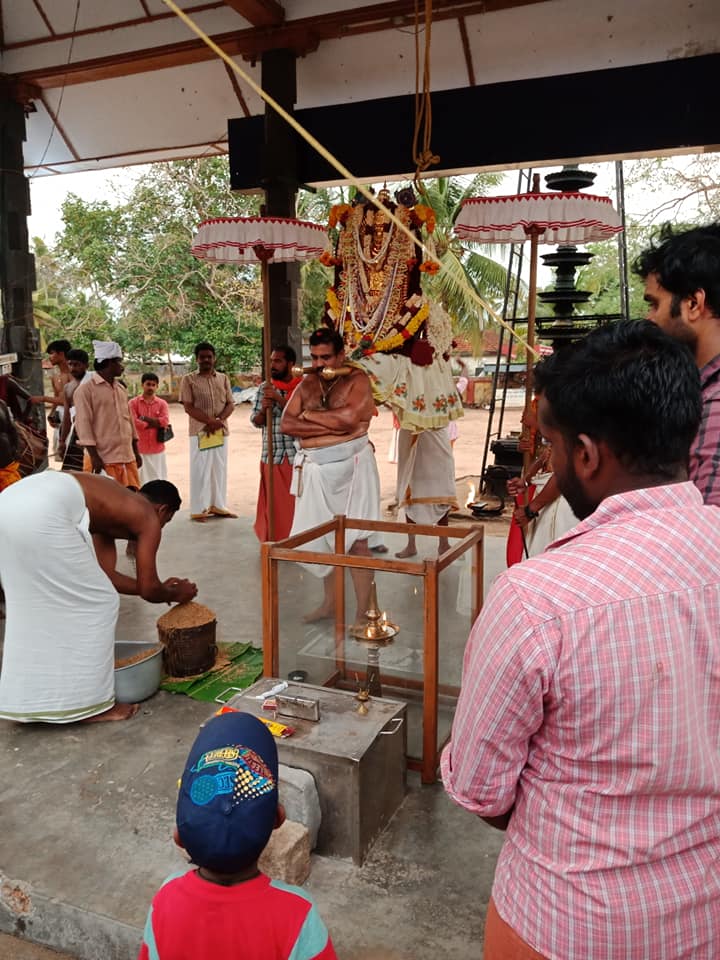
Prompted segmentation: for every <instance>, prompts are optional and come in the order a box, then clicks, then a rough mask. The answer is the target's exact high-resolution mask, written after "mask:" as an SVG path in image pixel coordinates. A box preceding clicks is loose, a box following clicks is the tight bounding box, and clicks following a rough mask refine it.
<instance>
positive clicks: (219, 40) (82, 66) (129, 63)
mask: <svg viewBox="0 0 720 960" xmlns="http://www.w3.org/2000/svg"><path fill="white" fill-rule="evenodd" d="M547 2H548V0H478V2H467V0H466V2H462V0H435V2H434V4H433V20H434V21H435V22H438V21H440V20H448V19H455V18H457V17H470V16H475V15H478V14H487V13H492V12H495V11H497V10H504V9H508V8H511V7H521V6H529V5H531V4H536V3H547ZM414 10H415V2H414V0H390V2H386V3H375V4H370V5H369V6H364V7H355V8H351V9H349V10H339V11H336V12H334V13H328V14H325V15H324V16H322V17H304V18H302V19H298V20H292V21H290V22H289V23H285V24H282V25H281V26H278V27H252V28H249V29H247V30H236V31H233V32H231V33H223V34H218V35H216V36H214V37H213V40H214V41H215V43H216V44H217V45H218V46H219V47H221V48H222V49H223V50H224V51H225V52H226V53H227V54H228V55H229V56H231V57H236V56H241V57H243V58H244V59H246V60H249V61H251V62H253V63H254V62H256V61H257V60H259V59H260V57H261V55H262V54H263V53H264V52H265V51H266V50H278V49H290V50H293V51H294V52H295V53H296V54H297V55H298V56H305V55H306V54H307V53H310V52H312V51H313V50H315V49H317V46H318V44H319V43H320V42H321V41H323V40H333V39H338V38H341V37H348V36H356V35H358V34H364V33H373V32H376V31H380V30H393V29H397V28H398V27H407V26H408V25H410V24H412V23H413V22H414V15H415V14H414ZM214 57H215V54H214V53H213V51H212V50H211V49H210V48H209V47H208V46H207V45H206V44H205V43H204V42H203V41H202V40H186V41H182V42H180V43H172V44H168V45H166V46H162V47H151V48H148V49H143V50H130V51H127V52H124V53H118V54H113V55H112V56H108V57H97V58H95V59H92V60H82V61H78V62H77V63H70V64H67V63H63V64H57V65H53V66H49V67H38V68H36V69H34V70H26V71H23V72H22V73H19V74H16V76H17V77H18V79H21V80H23V81H26V82H28V83H32V84H35V85H36V86H38V87H42V88H45V89H48V88H52V87H61V86H70V85H73V84H77V83H93V82H96V81H99V80H111V79H114V78H117V77H127V76H131V75H133V74H138V73H149V72H152V71H154V70H166V69H169V68H172V67H181V66H187V65H189V64H193V63H202V62H205V61H207V60H212V59H213V58H214Z"/></svg>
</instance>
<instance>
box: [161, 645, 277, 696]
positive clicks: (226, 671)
mask: <svg viewBox="0 0 720 960" xmlns="http://www.w3.org/2000/svg"><path fill="white" fill-rule="evenodd" d="M217 646H218V654H219V655H222V656H223V662H224V664H225V665H224V666H220V667H213V668H212V670H208V671H207V673H203V674H200V675H199V676H196V677H190V678H188V679H180V678H178V679H171V678H169V677H167V678H166V679H165V680H163V682H162V683H161V684H160V689H161V690H167V691H168V693H184V694H185V696H186V697H192V698H193V700H204V701H205V702H206V703H213V702H214V701H215V700H217V698H218V697H219V696H220V694H221V693H223V691H225V690H227V689H228V687H239V688H240V689H241V690H244V689H245V687H249V686H250V685H251V684H252V683H255V681H256V680H257V679H258V677H260V676H262V672H263V652H262V650H258V649H257V647H253V646H252V644H250V643H219V644H218V645H217ZM226 659H227V660H229V661H230V662H229V663H227V662H225V660H226ZM233 693H234V691H231V692H229V693H228V694H227V695H226V696H225V697H223V700H229V699H230V697H231V696H232V695H233Z"/></svg>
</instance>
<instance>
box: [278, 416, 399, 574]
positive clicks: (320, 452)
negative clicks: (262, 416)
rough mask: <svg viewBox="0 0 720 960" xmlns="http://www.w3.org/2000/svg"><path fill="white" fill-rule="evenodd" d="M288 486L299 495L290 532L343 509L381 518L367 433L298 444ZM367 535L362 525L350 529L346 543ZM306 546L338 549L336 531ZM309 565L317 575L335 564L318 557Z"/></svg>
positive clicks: (365, 517)
mask: <svg viewBox="0 0 720 960" xmlns="http://www.w3.org/2000/svg"><path fill="white" fill-rule="evenodd" d="M290 492H291V493H293V494H294V495H295V517H294V519H293V525H292V530H291V532H290V536H293V535H294V534H296V533H302V532H303V531H304V530H309V529H310V528H311V527H316V526H317V525H318V524H320V523H326V522H327V521H328V520H332V518H333V517H335V516H339V515H341V514H344V515H345V516H346V517H353V518H357V519H362V520H379V519H380V477H379V474H378V469H377V464H376V462H375V454H374V453H373V448H372V446H371V445H370V442H369V441H368V438H367V434H365V435H364V436H362V437H358V438H357V439H355V440H347V441H345V442H344V443H336V444H333V445H332V446H330V447H315V448H313V449H310V450H305V449H301V450H299V451H298V453H297V455H296V457H295V462H294V466H293V482H292V486H291V488H290ZM365 536H367V534H363V531H362V530H347V531H346V533H345V538H346V539H345V545H346V549H347V550H349V549H350V548H351V547H352V545H353V544H354V543H355V541H356V540H359V539H361V538H363V537H365ZM303 549H304V550H318V551H321V552H323V553H334V552H335V535H334V534H333V533H330V534H327V535H326V536H324V537H320V538H319V539H317V540H313V541H312V542H311V543H308V544H305V545H304V546H303ZM307 569H308V570H309V571H310V572H311V573H313V574H314V575H315V576H316V577H326V576H327V575H328V573H330V570H331V568H330V567H329V566H325V565H323V564H315V563H313V564H307Z"/></svg>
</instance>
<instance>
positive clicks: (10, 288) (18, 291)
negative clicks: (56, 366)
mask: <svg viewBox="0 0 720 960" xmlns="http://www.w3.org/2000/svg"><path fill="white" fill-rule="evenodd" d="M31 93H32V91H30V90H27V89H21V88H20V87H19V86H17V85H15V84H14V83H13V82H12V78H3V77H0V305H1V308H2V324H3V325H2V327H0V353H17V355H18V362H17V364H15V366H14V368H13V374H14V376H15V377H16V378H17V380H19V381H20V383H21V384H22V385H23V387H25V389H26V390H27V391H28V392H29V393H31V394H42V393H44V390H43V377H42V366H41V359H42V358H41V352H40V337H39V335H38V331H37V329H36V327H35V321H34V318H33V303H32V294H33V290H34V289H35V258H34V257H33V255H32V254H31V253H30V250H29V246H28V229H27V217H28V214H29V213H30V184H29V182H28V180H27V178H26V176H25V173H24V170H23V142H24V141H25V108H26V104H28V103H29V102H30V97H31ZM42 410H43V408H42V407H38V408H36V411H35V415H36V416H37V424H36V425H37V426H38V427H40V428H41V429H44V427H43V424H44V417H43V416H42Z"/></svg>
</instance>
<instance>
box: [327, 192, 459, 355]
mask: <svg viewBox="0 0 720 960" xmlns="http://www.w3.org/2000/svg"><path fill="white" fill-rule="evenodd" d="M396 198H397V201H398V202H397V203H394V202H393V201H392V200H391V198H390V194H389V192H388V191H387V190H385V189H384V190H381V191H380V193H379V195H378V200H379V201H380V204H381V207H379V208H377V207H375V206H373V205H372V204H366V203H364V202H357V203H355V204H353V205H351V204H347V203H341V204H336V205H335V206H333V207H332V209H331V210H330V215H329V219H328V227H329V229H330V230H331V231H333V232H334V233H335V234H336V239H335V244H334V248H331V249H328V250H326V251H325V252H324V253H323V254H322V255H321V257H320V262H321V263H323V264H324V265H325V266H330V267H334V268H335V282H334V284H333V286H332V287H330V288H329V290H328V292H327V298H326V304H325V316H324V318H323V319H324V322H325V323H326V324H327V325H328V326H330V327H332V328H333V329H335V330H339V331H340V332H341V333H342V335H343V339H344V341H345V348H346V351H347V353H348V356H349V358H350V359H351V360H358V359H360V358H361V357H367V356H370V355H371V354H373V353H394V352H401V353H404V354H405V355H407V356H409V357H410V358H411V360H412V361H413V362H414V363H419V364H420V365H423V366H424V365H426V364H428V363H431V362H432V358H433V354H434V353H435V351H437V350H438V348H439V347H440V346H441V345H444V342H445V339H446V337H445V336H444V329H442V327H443V322H440V323H439V324H438V321H436V322H435V324H434V326H435V328H436V330H437V331H438V332H437V333H436V334H435V335H433V336H432V339H431V338H430V331H429V328H428V325H427V321H428V318H429V317H430V316H431V309H430V305H429V303H428V301H427V300H426V298H425V297H424V295H423V293H422V290H421V285H420V277H421V275H422V274H423V273H426V274H428V275H430V274H433V273H436V272H437V270H438V269H439V267H438V264H437V263H436V262H435V261H433V260H425V261H422V262H419V258H418V253H419V251H420V244H421V242H422V241H423V240H424V243H425V246H428V245H429V244H431V243H432V241H431V239H430V238H431V235H432V233H433V231H434V229H435V213H434V211H433V210H432V208H431V207H429V206H426V205H425V204H420V203H415V195H414V193H413V191H412V190H410V189H406V190H401V191H398V193H397V194H396ZM383 208H386V209H388V210H390V211H392V212H393V213H394V214H395V216H396V217H397V218H398V219H399V220H400V222H401V223H402V224H403V225H405V226H406V227H408V229H409V230H410V231H411V233H412V234H414V236H415V237H416V240H414V241H413V240H411V239H410V237H408V235H407V234H406V233H405V232H404V231H402V230H400V229H398V227H397V226H396V225H395V223H394V222H393V221H392V220H390V218H389V217H388V216H387V215H386V214H385V213H384V210H383ZM423 234H424V236H423ZM438 309H440V310H441V308H438ZM441 312H442V313H443V314H444V311H442V310H441ZM435 313H436V311H435V310H434V309H433V311H432V314H433V315H434V314H435ZM448 329H449V320H448ZM439 352H440V353H441V354H444V353H446V350H444V349H443V350H439Z"/></svg>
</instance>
